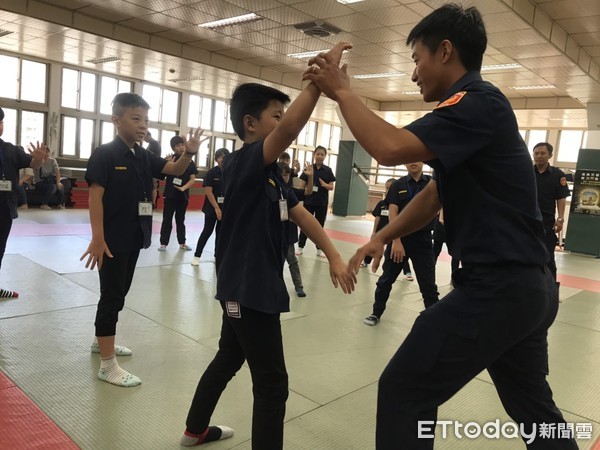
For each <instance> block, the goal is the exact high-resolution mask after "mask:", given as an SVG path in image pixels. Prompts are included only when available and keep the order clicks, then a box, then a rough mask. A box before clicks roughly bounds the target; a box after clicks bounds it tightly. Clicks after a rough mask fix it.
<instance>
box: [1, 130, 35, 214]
mask: <svg viewBox="0 0 600 450" xmlns="http://www.w3.org/2000/svg"><path fill="white" fill-rule="evenodd" d="M30 164H31V155H28V154H27V153H25V150H23V147H19V146H17V145H13V144H11V143H10V142H4V141H3V140H2V139H0V177H1V178H2V179H3V180H10V181H11V184H12V191H10V192H4V191H0V203H5V204H6V205H7V206H8V211H9V213H10V217H11V219H16V218H17V217H18V216H19V215H18V214H17V185H18V184H19V169H24V168H26V167H29V166H30Z"/></svg>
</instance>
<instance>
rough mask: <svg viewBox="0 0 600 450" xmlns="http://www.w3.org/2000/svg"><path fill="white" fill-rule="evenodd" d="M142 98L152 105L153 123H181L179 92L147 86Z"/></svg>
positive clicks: (151, 117) (150, 117)
mask: <svg viewBox="0 0 600 450" xmlns="http://www.w3.org/2000/svg"><path fill="white" fill-rule="evenodd" d="M142 97H144V100H146V101H147V102H148V104H149V105H150V111H148V118H149V119H150V121H151V122H157V123H167V124H173V125H177V124H178V123H179V92H176V91H170V90H168V89H162V88H160V87H158V86H152V85H149V84H145V85H144V87H143V88H142Z"/></svg>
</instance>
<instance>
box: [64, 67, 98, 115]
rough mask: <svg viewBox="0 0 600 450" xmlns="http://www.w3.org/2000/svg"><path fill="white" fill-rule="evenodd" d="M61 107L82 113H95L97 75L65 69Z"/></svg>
mask: <svg viewBox="0 0 600 450" xmlns="http://www.w3.org/2000/svg"><path fill="white" fill-rule="evenodd" d="M61 106H62V107H63V108H72V109H78V110H81V111H92V112H93V111H95V110H96V75H94V74H93V73H89V72H80V71H78V70H73V69H67V68H64V69H63V79H62V97H61Z"/></svg>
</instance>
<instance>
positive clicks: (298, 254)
mask: <svg viewBox="0 0 600 450" xmlns="http://www.w3.org/2000/svg"><path fill="white" fill-rule="evenodd" d="M303 250H304V249H303V248H302V247H298V250H296V256H300V255H301V254H302V251H303Z"/></svg>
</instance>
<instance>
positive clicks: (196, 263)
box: [192, 256, 200, 266]
mask: <svg viewBox="0 0 600 450" xmlns="http://www.w3.org/2000/svg"><path fill="white" fill-rule="evenodd" d="M199 265H200V258H198V257H197V256H194V259H192V266H199Z"/></svg>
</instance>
